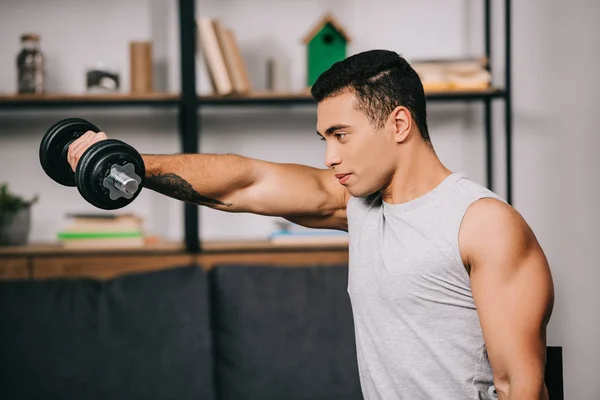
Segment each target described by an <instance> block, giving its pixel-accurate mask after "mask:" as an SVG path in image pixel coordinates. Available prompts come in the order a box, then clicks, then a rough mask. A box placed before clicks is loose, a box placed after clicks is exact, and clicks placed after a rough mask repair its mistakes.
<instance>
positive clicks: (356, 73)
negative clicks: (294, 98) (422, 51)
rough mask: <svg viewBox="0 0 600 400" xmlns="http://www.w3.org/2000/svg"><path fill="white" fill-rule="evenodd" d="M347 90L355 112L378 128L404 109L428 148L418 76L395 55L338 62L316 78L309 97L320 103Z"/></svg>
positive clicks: (378, 53) (387, 53) (375, 53)
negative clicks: (394, 113)
mask: <svg viewBox="0 0 600 400" xmlns="http://www.w3.org/2000/svg"><path fill="white" fill-rule="evenodd" d="M347 90H348V91H350V92H352V93H353V94H354V95H355V96H356V98H357V100H358V103H357V108H358V109H359V110H361V111H362V112H364V113H365V114H366V115H367V117H368V118H369V119H370V121H371V123H372V124H373V125H374V126H375V127H377V128H381V127H383V124H384V123H385V119H386V118H387V117H388V116H389V114H390V113H391V112H392V111H393V110H394V108H396V107H397V106H404V107H406V108H407V109H408V110H409V111H410V113H411V115H412V118H413V120H414V121H415V123H416V125H417V127H418V128H419V131H420V133H421V137H422V138H423V140H425V142H427V143H429V144H431V139H430V138H429V131H428V129H427V110H426V106H425V93H424V91H423V84H422V83H421V79H420V78H419V75H418V74H417V72H416V71H415V70H414V69H413V68H412V67H411V66H410V64H409V63H408V61H406V60H405V59H404V58H403V57H402V56H400V55H399V54H398V53H395V52H393V51H389V50H369V51H365V52H362V53H358V54H354V55H352V56H350V57H347V58H346V59H344V60H342V61H338V62H336V63H335V64H333V65H332V66H331V67H330V68H329V69H328V70H327V71H325V72H323V73H322V74H321V76H319V78H318V79H317V81H316V82H315V83H314V85H313V86H312V88H311V94H312V97H313V98H314V99H315V100H316V101H317V102H320V101H321V100H324V99H326V98H328V97H332V96H336V95H338V94H340V93H343V92H344V91H347Z"/></svg>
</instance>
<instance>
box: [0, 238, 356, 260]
mask: <svg viewBox="0 0 600 400" xmlns="http://www.w3.org/2000/svg"><path fill="white" fill-rule="evenodd" d="M347 247H348V246H347V245H340V244H331V243H318V244H304V243H298V244H273V243H271V242H270V241H268V240H255V241H252V240H250V241H206V242H202V243H201V248H202V251H203V253H206V254H217V253H240V252H242V253H243V252H279V251H312V250H315V251H324V250H345V249H347ZM181 253H186V250H185V246H184V244H183V243H181V242H161V243H158V244H153V245H147V246H144V247H132V248H113V249H94V248H86V249H65V248H64V247H62V246H61V245H60V244H59V243H34V244H30V245H26V246H5V247H0V258H8V257H15V256H16V257H23V256H38V255H51V256H54V255H56V256H62V255H69V256H71V255H73V256H78V255H86V256H87V255H90V254H94V255H96V254H98V255H123V254H134V255H151V254H181Z"/></svg>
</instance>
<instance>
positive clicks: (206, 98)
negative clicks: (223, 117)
mask: <svg viewBox="0 0 600 400" xmlns="http://www.w3.org/2000/svg"><path fill="white" fill-rule="evenodd" d="M425 95H426V97H427V100H431V101H470V100H484V99H490V98H502V97H504V96H505V95H506V92H505V91H504V90H502V89H501V88H496V87H492V88H485V89H452V90H427V91H426V92H425ZM198 101H199V105H200V106H204V105H209V106H235V105H300V104H314V100H313V98H312V97H311V95H310V93H308V92H300V93H293V92H287V93H285V92H282V93H278V92H255V93H250V94H248V95H230V96H219V95H202V96H199V98H198Z"/></svg>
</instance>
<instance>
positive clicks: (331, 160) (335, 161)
mask: <svg viewBox="0 0 600 400" xmlns="http://www.w3.org/2000/svg"><path fill="white" fill-rule="evenodd" d="M341 162H342V159H341V157H340V155H339V153H338V152H337V151H335V148H334V146H327V150H326V151H325V165H326V166H327V167H328V168H333V167H335V166H336V165H340V164H341Z"/></svg>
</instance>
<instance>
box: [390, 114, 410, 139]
mask: <svg viewBox="0 0 600 400" xmlns="http://www.w3.org/2000/svg"><path fill="white" fill-rule="evenodd" d="M390 119H391V123H392V129H394V140H395V141H396V143H402V142H404V141H405V140H406V138H407V137H408V133H409V132H410V129H411V127H412V115H411V114H410V111H409V110H408V108H406V107H404V106H398V107H396V108H394V111H392V113H391V115H390Z"/></svg>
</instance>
